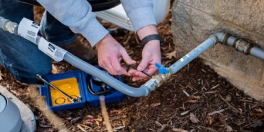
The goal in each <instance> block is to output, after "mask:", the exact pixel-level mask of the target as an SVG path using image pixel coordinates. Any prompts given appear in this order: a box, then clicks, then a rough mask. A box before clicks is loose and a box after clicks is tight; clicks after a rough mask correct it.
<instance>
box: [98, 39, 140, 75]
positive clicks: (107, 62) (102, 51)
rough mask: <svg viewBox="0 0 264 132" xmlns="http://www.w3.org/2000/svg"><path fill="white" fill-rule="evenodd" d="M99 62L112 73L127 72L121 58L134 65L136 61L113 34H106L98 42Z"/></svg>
mask: <svg viewBox="0 0 264 132" xmlns="http://www.w3.org/2000/svg"><path fill="white" fill-rule="evenodd" d="M96 48H97V50H98V64H99V66H101V67H102V68H104V69H105V70H107V71H108V72H109V73H110V74H112V75H121V74H126V73H127V71H126V69H125V67H122V66H121V64H120V62H119V58H122V59H123V60H124V61H125V62H126V63H127V64H128V65H133V64H135V63H136V61H134V60H132V59H131V58H130V56H129V55H128V54H127V52H126V49H125V48H124V47H123V46H121V44H119V43H118V42H117V41H116V40H115V39H114V38H113V37H112V36H111V35H109V34H108V35H106V36H105V37H104V38H103V39H102V40H101V41H100V42H99V43H98V44H96Z"/></svg>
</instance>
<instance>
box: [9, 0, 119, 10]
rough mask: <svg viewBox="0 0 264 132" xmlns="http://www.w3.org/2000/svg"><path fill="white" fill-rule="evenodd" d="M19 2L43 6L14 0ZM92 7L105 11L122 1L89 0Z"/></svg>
mask: <svg viewBox="0 0 264 132" xmlns="http://www.w3.org/2000/svg"><path fill="white" fill-rule="evenodd" d="M12 1H17V2H22V3H25V4H30V5H35V6H41V5H40V4H39V3H38V2H37V0H12ZM87 1H88V2H89V3H90V4H91V6H92V10H93V11H103V10H107V9H110V8H113V7H115V6H117V5H119V4H120V0H87Z"/></svg>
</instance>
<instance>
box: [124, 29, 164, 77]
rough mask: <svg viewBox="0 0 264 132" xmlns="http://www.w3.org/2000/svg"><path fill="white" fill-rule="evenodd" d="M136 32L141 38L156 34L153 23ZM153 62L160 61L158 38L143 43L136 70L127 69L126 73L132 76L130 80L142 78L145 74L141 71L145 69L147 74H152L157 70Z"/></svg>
mask: <svg viewBox="0 0 264 132" xmlns="http://www.w3.org/2000/svg"><path fill="white" fill-rule="evenodd" d="M137 34H138V36H139V38H140V39H141V40H142V39H143V38H144V37H146V36H148V35H150V34H158V31H157V27H156V26H155V25H149V26H146V27H143V28H141V29H140V30H138V32H137ZM155 63H161V53H160V41H159V40H151V41H149V42H148V43H146V44H145V46H144V48H143V51H142V60H141V62H140V64H139V65H138V67H137V70H134V69H131V70H129V73H128V75H130V76H133V78H132V81H137V80H140V79H144V78H146V77H147V76H146V75H145V74H143V73H142V72H141V71H145V72H146V73H148V74H149V75H152V74H154V73H155V72H156V71H157V70H158V68H156V66H155Z"/></svg>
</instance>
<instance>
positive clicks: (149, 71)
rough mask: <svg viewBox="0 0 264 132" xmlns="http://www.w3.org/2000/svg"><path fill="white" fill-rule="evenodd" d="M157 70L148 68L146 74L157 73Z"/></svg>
mask: <svg viewBox="0 0 264 132" xmlns="http://www.w3.org/2000/svg"><path fill="white" fill-rule="evenodd" d="M157 70H158V68H157V67H155V66H150V67H149V68H148V69H147V70H146V73H147V74H149V75H153V74H154V73H155V72H157Z"/></svg>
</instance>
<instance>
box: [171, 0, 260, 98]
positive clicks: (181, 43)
mask: <svg viewBox="0 0 264 132" xmlns="http://www.w3.org/2000/svg"><path fill="white" fill-rule="evenodd" d="M196 2H198V3H199V2H200V4H197V3H196ZM206 2H207V3H206ZM201 3H206V4H204V5H203V4H201ZM226 3H227V2H226ZM226 3H224V2H222V3H221V4H219V3H216V4H215V3H214V2H212V1H211V0H197V1H195V2H194V1H191V0H186V1H184V0H178V1H176V2H174V5H173V8H172V16H173V17H172V34H173V39H174V43H175V44H176V50H177V53H178V54H179V55H180V56H184V55H185V54H186V53H188V52H189V51H191V50H192V49H193V48H195V47H196V46H198V45H199V44H201V43H202V42H203V41H205V40H206V39H207V38H208V37H209V36H210V35H211V34H213V33H215V32H218V31H221V32H227V33H230V34H231V35H233V36H236V37H237V38H242V39H244V40H246V41H247V42H250V43H253V44H256V45H258V46H261V47H264V37H263V36H262V35H261V34H260V33H259V32H258V31H256V32H253V31H251V30H250V29H247V28H244V27H246V26H244V27H242V26H241V25H238V24H236V23H232V22H230V21H228V20H225V19H222V18H221V17H220V14H221V13H220V9H221V10H222V7H224V6H228V4H226ZM234 4H235V3H234ZM210 5H211V6H212V7H214V8H217V10H213V9H211V8H209V7H210ZM215 6H219V7H215ZM202 7H204V8H202ZM220 7H221V8H220ZM226 8H227V7H226ZM263 14H264V13H263ZM263 18H264V17H263ZM250 24H253V25H254V24H255V23H250ZM200 57H201V58H203V59H204V62H205V63H206V64H208V65H210V66H211V67H212V68H213V69H214V70H215V71H216V72H218V74H219V75H221V76H223V77H225V78H227V79H228V80H229V81H230V82H231V83H232V84H234V85H235V86H237V87H238V88H239V89H241V90H243V91H244V92H245V93H247V94H249V95H250V96H252V97H254V98H256V99H258V100H262V101H264V86H263V85H264V84H263V82H264V63H263V61H261V60H259V59H256V58H254V57H252V56H246V55H244V54H243V53H240V52H238V51H236V50H235V49H234V48H233V47H228V46H224V45H221V44H217V45H216V46H214V47H213V48H211V49H209V50H207V51H206V52H204V53H203V54H202V55H201V56H200Z"/></svg>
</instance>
